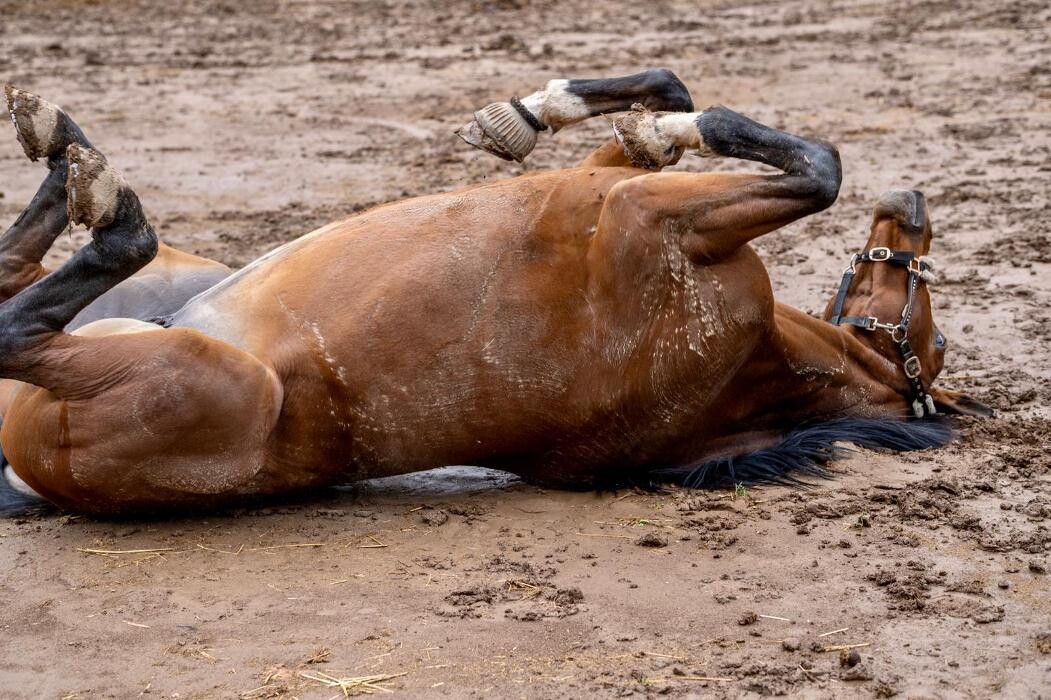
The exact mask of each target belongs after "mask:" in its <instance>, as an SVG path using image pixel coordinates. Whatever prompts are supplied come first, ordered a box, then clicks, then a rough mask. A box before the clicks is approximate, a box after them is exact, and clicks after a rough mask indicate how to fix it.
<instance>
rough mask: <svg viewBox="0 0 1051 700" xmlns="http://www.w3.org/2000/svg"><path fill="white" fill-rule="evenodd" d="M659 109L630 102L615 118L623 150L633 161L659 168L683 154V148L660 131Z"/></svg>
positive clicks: (617, 135)
mask: <svg viewBox="0 0 1051 700" xmlns="http://www.w3.org/2000/svg"><path fill="white" fill-rule="evenodd" d="M658 116H660V113H659V112H651V111H649V110H648V109H646V108H645V107H643V106H642V105H641V104H634V105H632V106H631V111H630V112H625V113H624V114H621V115H619V116H618V117H616V118H615V119H614V120H613V135H614V136H615V137H616V138H617V141H619V142H620V145H621V146H623V147H624V154H625V155H626V156H627V157H628V159H629V160H630V161H631V163H632V165H634V166H636V167H639V168H646V169H647V170H660V169H661V168H663V167H664V166H666V165H673V164H674V163H677V162H678V161H679V158H681V157H682V154H683V151H684V150H685V149H683V148H682V147H681V146H677V145H676V144H675V141H674V140H673V139H672V138H671V136H669V135H667V134H664V133H662V132H661V130H660V127H659V125H658V123H657V117H658Z"/></svg>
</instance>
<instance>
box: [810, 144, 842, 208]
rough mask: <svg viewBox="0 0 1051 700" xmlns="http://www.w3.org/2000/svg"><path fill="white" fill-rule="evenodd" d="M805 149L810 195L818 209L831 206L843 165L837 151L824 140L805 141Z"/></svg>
mask: <svg viewBox="0 0 1051 700" xmlns="http://www.w3.org/2000/svg"><path fill="white" fill-rule="evenodd" d="M806 143H807V147H806V150H805V154H806V162H807V164H808V166H809V167H808V173H807V175H808V180H809V186H810V189H811V191H812V194H811V197H812V198H813V199H814V202H815V204H816V205H817V206H818V207H819V210H820V209H827V208H828V207H830V206H832V205H833V204H834V203H835V201H836V199H837V198H838V197H839V187H840V185H841V184H842V183H843V166H842V164H841V162H840V159H839V151H838V150H837V149H836V147H835V146H833V145H832V144H830V143H828V142H826V141H817V140H814V141H807V142H806Z"/></svg>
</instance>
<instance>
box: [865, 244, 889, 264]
mask: <svg viewBox="0 0 1051 700" xmlns="http://www.w3.org/2000/svg"><path fill="white" fill-rule="evenodd" d="M890 256H891V250H890V248H883V247H880V248H873V249H872V250H870V251H869V260H873V261H876V262H881V261H883V260H890Z"/></svg>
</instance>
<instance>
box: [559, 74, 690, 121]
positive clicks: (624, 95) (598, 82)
mask: <svg viewBox="0 0 1051 700" xmlns="http://www.w3.org/2000/svg"><path fill="white" fill-rule="evenodd" d="M566 92H567V93H568V94H570V95H573V96H574V97H579V98H580V99H581V100H583V101H584V102H585V104H586V105H587V108H588V110H589V112H590V116H598V115H600V114H607V113H610V112H623V111H625V110H628V109H631V106H632V105H633V104H636V103H640V104H642V105H643V106H644V107H646V108H647V109H649V110H651V111H653V112H692V111H693V99H692V98H691V97H690V91H689V90H687V89H686V86H685V85H684V84H683V82H682V81H681V80H679V77H678V76H677V75H675V73H673V72H671V71H670V70H668V69H667V68H655V69H653V70H647V71H643V72H641V73H635V74H634V75H626V76H624V77H622V78H598V79H593V80H570V81H569V82H568V84H567V85H566Z"/></svg>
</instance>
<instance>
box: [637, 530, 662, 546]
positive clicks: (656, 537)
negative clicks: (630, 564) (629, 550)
mask: <svg viewBox="0 0 1051 700" xmlns="http://www.w3.org/2000/svg"><path fill="white" fill-rule="evenodd" d="M635 544H636V545H637V546H639V547H651V548H654V549H660V548H662V547H667V546H668V538H667V537H665V536H664V535H662V534H660V533H659V532H654V531H652V530H651V531H650V532H647V533H645V534H643V535H642V536H641V537H639V538H638V539H637V540H635Z"/></svg>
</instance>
